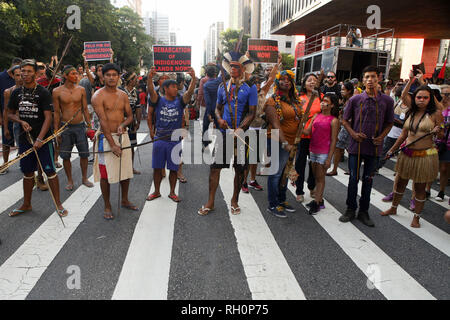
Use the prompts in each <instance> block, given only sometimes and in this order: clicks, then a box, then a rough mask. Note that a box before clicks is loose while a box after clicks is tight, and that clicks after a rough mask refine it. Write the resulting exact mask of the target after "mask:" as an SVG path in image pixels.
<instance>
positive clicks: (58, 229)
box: [0, 135, 145, 300]
mask: <svg viewBox="0 0 450 320" xmlns="http://www.w3.org/2000/svg"><path fill="white" fill-rule="evenodd" d="M144 139H145V135H141V136H140V137H138V141H140V142H142V141H143V140H144ZM140 142H139V143H140ZM93 178H94V177H93V176H91V177H90V178H89V179H90V180H93ZM100 196H101V190H100V187H99V184H96V186H95V187H94V188H86V187H84V186H81V187H80V188H78V189H77V190H76V191H75V192H74V193H73V194H72V196H71V197H70V198H69V199H67V200H66V201H65V202H64V203H63V207H64V208H65V209H67V210H68V211H69V215H68V216H67V217H66V218H64V223H65V225H66V227H65V228H64V227H63V226H62V223H61V221H60V218H59V216H58V215H57V213H56V212H55V213H53V214H52V215H51V216H50V217H49V218H48V219H47V220H46V221H45V222H44V223H43V224H42V225H41V226H40V227H39V228H38V229H37V230H36V231H35V232H34V233H33V234H32V235H31V236H30V237H29V238H28V239H27V240H26V241H25V243H24V244H22V246H20V248H19V249H18V250H17V251H16V252H14V254H13V255H12V256H11V257H10V258H9V259H8V260H7V261H6V262H5V263H4V264H3V265H2V266H0V283H1V286H0V300H22V299H25V298H26V297H27V295H28V294H29V293H30V291H31V290H32V289H33V287H34V285H35V284H36V283H37V282H38V280H39V278H40V277H41V276H42V274H43V273H44V272H45V270H46V269H47V267H48V266H49V265H50V263H51V262H52V261H53V259H54V258H55V257H56V255H57V254H58V252H59V251H60V250H61V248H62V247H63V246H64V244H65V243H66V242H67V240H68V239H69V238H70V236H71V235H72V234H73V233H74V232H75V230H76V229H77V228H78V226H79V225H80V223H81V222H83V220H84V218H85V216H86V214H87V213H88V212H89V210H90V209H91V208H92V206H93V205H94V204H95V203H96V202H97V200H98V199H99V197H100Z"/></svg>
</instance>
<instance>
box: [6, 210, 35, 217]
mask: <svg viewBox="0 0 450 320" xmlns="http://www.w3.org/2000/svg"><path fill="white" fill-rule="evenodd" d="M27 212H31V210H19V209H14V210H13V212H10V213H9V216H10V217H15V216H18V215H20V214H24V213H27Z"/></svg>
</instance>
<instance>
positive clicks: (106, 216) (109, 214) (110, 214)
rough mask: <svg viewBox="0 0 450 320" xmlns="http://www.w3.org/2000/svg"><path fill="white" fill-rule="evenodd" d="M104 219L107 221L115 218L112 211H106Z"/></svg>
mask: <svg viewBox="0 0 450 320" xmlns="http://www.w3.org/2000/svg"><path fill="white" fill-rule="evenodd" d="M103 219H105V220H106V221H111V220H114V216H113V214H112V213H110V212H105V215H104V216H103Z"/></svg>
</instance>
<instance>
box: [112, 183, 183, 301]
mask: <svg viewBox="0 0 450 320" xmlns="http://www.w3.org/2000/svg"><path fill="white" fill-rule="evenodd" d="M168 180H169V179H163V181H162V182H161V190H160V191H161V198H159V199H156V200H153V201H150V202H147V203H146V205H145V207H144V210H143V211H142V213H141V217H140V219H139V222H138V224H137V225H136V229H135V231H134V234H133V239H132V240H131V244H130V248H129V249H128V253H127V257H126V259H125V263H124V265H123V268H122V272H121V273H120V277H119V281H118V283H117V286H116V289H115V290H114V294H113V297H112V298H113V300H166V299H167V289H168V284H169V272H170V261H171V256H172V254H171V253H172V241H173V233H174V225H175V216H176V212H177V204H176V203H174V202H173V201H172V200H170V199H169V198H168V197H167V195H169V193H170V186H169V181H168ZM153 191H154V185H153V187H152V191H151V193H150V194H152V193H153ZM176 193H177V194H178V185H177V188H176ZM162 208H164V210H162Z"/></svg>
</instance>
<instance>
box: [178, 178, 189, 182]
mask: <svg viewBox="0 0 450 320" xmlns="http://www.w3.org/2000/svg"><path fill="white" fill-rule="evenodd" d="M178 180H179V181H180V182H181V183H187V180H186V178H185V177H183V178H178Z"/></svg>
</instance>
